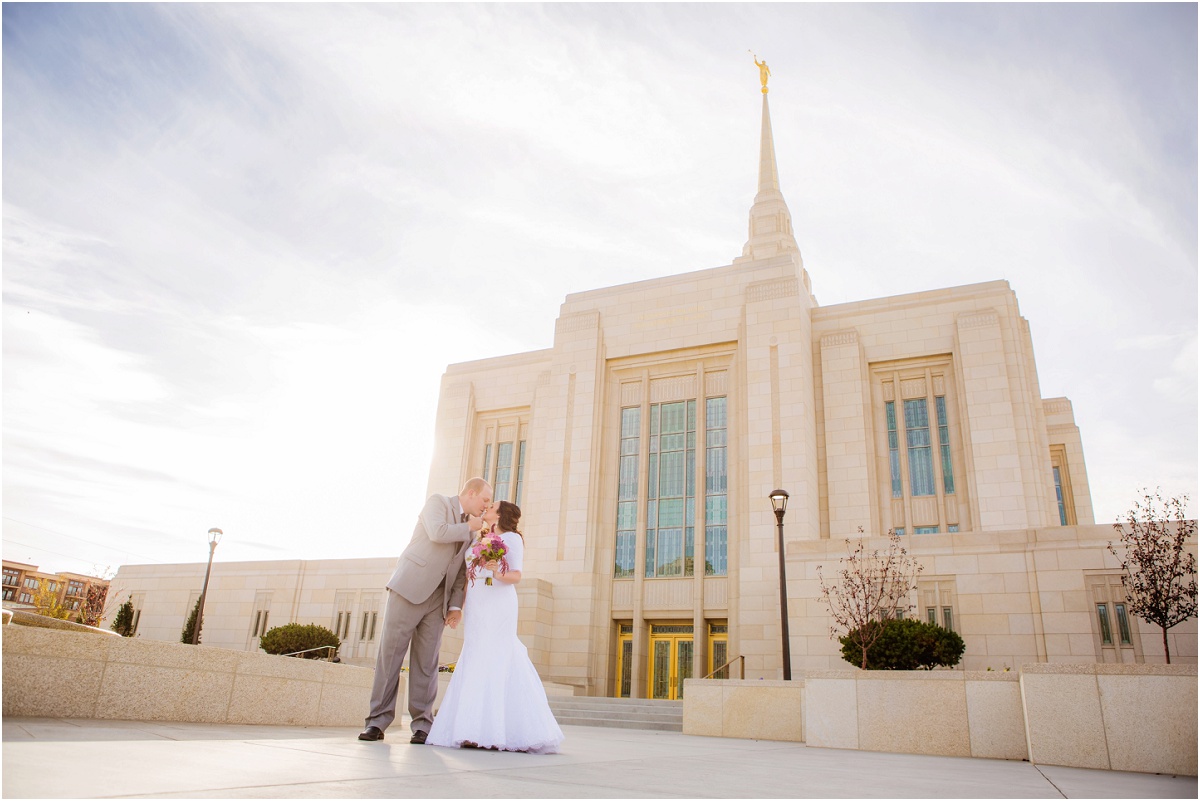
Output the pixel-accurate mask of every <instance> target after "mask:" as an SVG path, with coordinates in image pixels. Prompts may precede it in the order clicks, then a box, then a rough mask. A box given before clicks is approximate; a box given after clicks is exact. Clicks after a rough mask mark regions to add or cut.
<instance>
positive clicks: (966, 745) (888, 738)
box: [805, 670, 1028, 759]
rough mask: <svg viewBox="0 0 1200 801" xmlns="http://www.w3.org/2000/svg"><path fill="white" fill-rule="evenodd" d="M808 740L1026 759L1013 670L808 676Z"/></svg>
mask: <svg viewBox="0 0 1200 801" xmlns="http://www.w3.org/2000/svg"><path fill="white" fill-rule="evenodd" d="M805 681H806V683H807V685H808V704H807V707H806V713H805V728H806V730H807V732H808V739H807V740H806V743H807V744H808V745H809V746H812V747H816V748H854V749H861V750H863V751H893V752H897V753H903V754H933V755H938V756H973V757H987V758H991V759H1025V758H1027V755H1028V753H1027V749H1026V745H1025V731H1024V726H1023V724H1022V719H1021V693H1020V685H1019V683H1018V677H1017V674H1015V673H996V672H987V671H982V672H975V671H971V672H964V671H957V670H938V671H928V670H911V671H910V670H877V671H876V670H868V671H818V672H812V673H809V674H808V676H807V677H806V679H805Z"/></svg>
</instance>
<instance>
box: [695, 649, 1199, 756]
mask: <svg viewBox="0 0 1200 801" xmlns="http://www.w3.org/2000/svg"><path fill="white" fill-rule="evenodd" d="M1196 676H1197V671H1196V666H1195V665H1144V664H1143V665H1115V664H1114V665H1109V664H1082V665H1066V664H1033V665H1024V666H1022V667H1021V669H1020V670H1019V671H1018V672H989V671H959V670H937V671H891V670H880V671H858V670H843V671H818V672H812V671H810V672H808V673H807V674H806V675H805V676H804V677H803V678H799V679H796V680H793V681H790V682H784V681H753V680H751V681H742V680H726V681H716V680H711V679H689V680H687V681H686V682H685V686H684V703H683V731H684V733H685V734H694V735H707V736H712V737H741V738H746V739H756V740H791V741H795V742H804V743H806V744H807V745H809V746H811V747H814V748H847V749H856V750H863V751H890V752H896V753H905V754H935V755H941V756H963V757H983V758H990V759H1028V760H1030V761H1031V762H1035V763H1040V764H1046V765H1065V766H1068V767H1081V768H1100V769H1111V770H1122V771H1136V772H1142V773H1167V774H1174V775H1185V776H1195V775H1196V768H1197V765H1196V747H1197V737H1196V706H1197V683H1196Z"/></svg>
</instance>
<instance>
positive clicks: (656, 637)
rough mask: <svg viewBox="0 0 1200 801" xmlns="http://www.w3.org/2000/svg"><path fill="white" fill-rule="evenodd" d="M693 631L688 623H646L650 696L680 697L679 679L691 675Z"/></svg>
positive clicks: (663, 697) (681, 680)
mask: <svg viewBox="0 0 1200 801" xmlns="http://www.w3.org/2000/svg"><path fill="white" fill-rule="evenodd" d="M693 633H694V632H693V626H692V624H691V623H651V624H650V666H649V667H650V671H649V688H650V697H651V698H660V699H666V700H671V701H674V700H677V699H680V698H683V681H684V679H690V678H692V654H693V652H694V647H695V645H694V641H693V639H692V637H693Z"/></svg>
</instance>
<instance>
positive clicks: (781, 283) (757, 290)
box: [746, 278, 800, 303]
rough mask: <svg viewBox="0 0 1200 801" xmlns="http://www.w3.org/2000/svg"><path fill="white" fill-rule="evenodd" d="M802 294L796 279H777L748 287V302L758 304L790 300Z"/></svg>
mask: <svg viewBox="0 0 1200 801" xmlns="http://www.w3.org/2000/svg"><path fill="white" fill-rule="evenodd" d="M799 294H800V282H799V281H797V280H796V279H795V278H776V279H775V280H773V281H759V282H758V283H755V284H750V285H749V286H747V287H746V302H747V303H757V302H758V301H760V300H775V299H777V298H790V297H795V296H797V295H799Z"/></svg>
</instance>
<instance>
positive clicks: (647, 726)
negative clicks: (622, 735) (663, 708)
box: [555, 715, 683, 732]
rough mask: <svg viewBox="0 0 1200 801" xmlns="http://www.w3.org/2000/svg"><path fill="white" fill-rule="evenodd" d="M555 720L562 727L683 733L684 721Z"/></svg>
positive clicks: (559, 718) (572, 718) (556, 718)
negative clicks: (594, 727)
mask: <svg viewBox="0 0 1200 801" xmlns="http://www.w3.org/2000/svg"><path fill="white" fill-rule="evenodd" d="M555 720H557V721H558V725H560V726H596V727H598V728H606V729H640V730H642V731H677V732H682V731H683V721H682V720H681V721H679V722H678V723H672V722H669V721H651V720H609V719H601V718H574V717H565V716H562V715H556V716H555Z"/></svg>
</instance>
